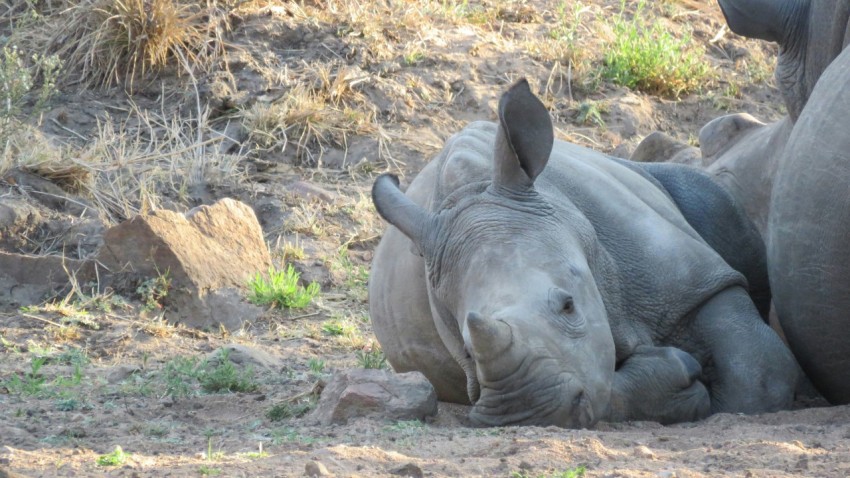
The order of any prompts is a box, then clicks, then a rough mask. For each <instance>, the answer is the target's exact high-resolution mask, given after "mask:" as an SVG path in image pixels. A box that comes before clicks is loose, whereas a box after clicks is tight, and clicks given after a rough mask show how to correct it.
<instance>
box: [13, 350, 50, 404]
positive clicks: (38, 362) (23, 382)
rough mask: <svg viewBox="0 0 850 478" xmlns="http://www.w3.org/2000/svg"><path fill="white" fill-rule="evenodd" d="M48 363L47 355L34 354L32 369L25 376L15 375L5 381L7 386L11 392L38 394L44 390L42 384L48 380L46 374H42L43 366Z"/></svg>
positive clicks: (31, 362)
mask: <svg viewBox="0 0 850 478" xmlns="http://www.w3.org/2000/svg"><path fill="white" fill-rule="evenodd" d="M45 363H47V357H37V356H34V357H32V358H31V360H30V371H29V372H27V373H25V374H24V375H23V377H20V376H17V375H15V376H13V377H12V378H11V379H9V380H7V381H6V382H5V386H6V388H7V389H9V392H10V393H16V394H20V395H30V396H32V395H38V394H40V393H41V392H42V386H43V385H44V382H45V381H46V378H45V377H44V375H42V374H41V368H42V367H43V366H44V364H45Z"/></svg>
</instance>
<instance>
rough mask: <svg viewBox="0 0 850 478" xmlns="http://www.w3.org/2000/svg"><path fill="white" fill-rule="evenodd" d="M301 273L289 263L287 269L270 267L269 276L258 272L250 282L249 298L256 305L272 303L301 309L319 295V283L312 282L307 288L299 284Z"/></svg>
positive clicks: (279, 306)
mask: <svg viewBox="0 0 850 478" xmlns="http://www.w3.org/2000/svg"><path fill="white" fill-rule="evenodd" d="M299 278H300V274H299V273H298V272H297V271H296V270H295V268H294V267H292V264H289V265H288V266H287V267H286V270H282V271H277V270H275V269H274V268H270V269H269V273H268V278H265V277H263V276H262V274H260V273H257V275H256V276H255V277H254V278H253V279H251V280H250V281H249V282H248V287H249V288H250V294H249V295H248V300H249V301H250V302H251V303H253V304H256V305H270V304H271V305H272V306H275V307H278V308H282V309H283V308H286V309H300V308H303V307H306V306H308V305H309V304H310V301H312V300H313V298H315V297H316V296H317V295H319V284H317V283H315V282H311V283H310V285H308V286H307V287H306V288H305V287H303V286H301V285H299V284H298V280H299Z"/></svg>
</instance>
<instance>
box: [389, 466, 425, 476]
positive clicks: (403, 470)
mask: <svg viewBox="0 0 850 478" xmlns="http://www.w3.org/2000/svg"><path fill="white" fill-rule="evenodd" d="M390 474H391V475H399V476H403V477H405V478H422V477H423V476H425V475H424V474H423V473H422V468H419V467H418V466H416V465H414V464H413V463H407V464H405V465H402V466H399V467H397V468H393V469H391V470H390Z"/></svg>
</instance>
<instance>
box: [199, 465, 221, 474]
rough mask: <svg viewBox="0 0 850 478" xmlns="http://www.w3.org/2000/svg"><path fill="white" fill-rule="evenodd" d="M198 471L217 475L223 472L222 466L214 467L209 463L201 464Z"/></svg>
mask: <svg viewBox="0 0 850 478" xmlns="http://www.w3.org/2000/svg"><path fill="white" fill-rule="evenodd" d="M198 473H200V474H201V475H203V476H217V475H220V474H221V468H213V467H211V466H208V465H201V466H200V467H198Z"/></svg>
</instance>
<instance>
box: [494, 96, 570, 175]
mask: <svg viewBox="0 0 850 478" xmlns="http://www.w3.org/2000/svg"><path fill="white" fill-rule="evenodd" d="M554 141H555V134H554V130H553V128H552V120H551V118H549V111H548V110H547V109H546V107H545V106H544V105H543V103H542V102H541V101H540V100H539V99H537V97H536V96H534V94H533V93H532V92H531V89H530V88H529V86H528V81H526V80H525V79H522V80H520V81H518V82H517V83H516V84H514V85H513V86H512V87H511V88H510V89H509V90H508V91H507V92H506V93H505V94H504V95H502V98H501V99H500V100H499V129H498V132H497V133H496V147H495V152H494V155H495V157H494V161H495V165H494V166H495V167H494V178H493V181H494V182H495V183H496V184H499V185H502V186H506V187H508V188H510V189H523V188H530V187H531V186H532V184H534V180H535V179H536V178H537V175H539V174H540V172H541V171H543V168H545V167H546V163H547V162H548V161H549V155H550V154H551V153H552V144H553V143H554Z"/></svg>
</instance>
